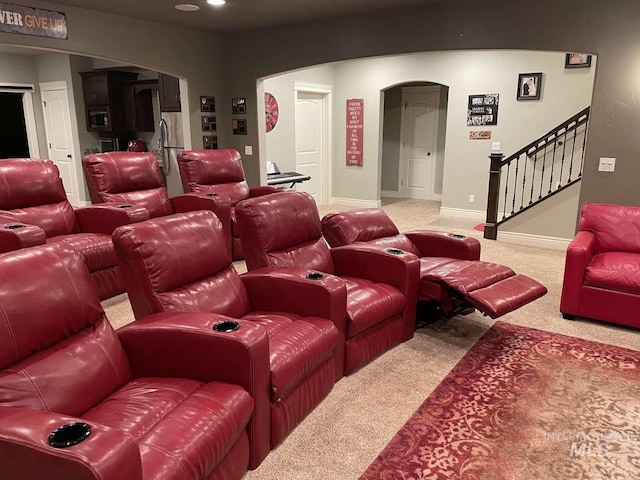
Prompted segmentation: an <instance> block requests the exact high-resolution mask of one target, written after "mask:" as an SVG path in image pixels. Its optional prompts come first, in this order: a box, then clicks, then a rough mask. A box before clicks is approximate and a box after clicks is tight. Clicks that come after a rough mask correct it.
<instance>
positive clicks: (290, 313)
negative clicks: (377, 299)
mask: <svg viewBox="0 0 640 480" xmlns="http://www.w3.org/2000/svg"><path fill="white" fill-rule="evenodd" d="M131 227H134V226H133V225H131ZM221 229H222V227H221V225H220V221H219V220H218V219H217V218H216V217H215V216H214V215H213V214H212V213H211V212H206V211H199V212H190V213H183V214H178V215H171V216H167V217H160V218H156V219H151V220H148V221H146V222H141V223H139V224H137V225H136V226H135V228H127V227H123V228H119V229H117V230H116V231H115V232H114V234H113V239H114V244H115V246H116V251H117V253H118V256H119V259H120V265H121V266H122V268H123V271H124V272H125V278H126V286H127V291H128V292H129V299H130V300H131V304H132V306H133V311H134V314H135V316H136V318H140V317H141V316H143V315H147V314H149V313H152V312H172V311H193V312H213V313H217V314H220V315H226V316H229V317H233V318H238V319H242V320H243V321H247V322H250V323H253V324H256V325H259V327H261V328H263V329H264V331H266V332H267V335H268V337H269V354H270V363H269V364H268V365H267V366H266V367H265V368H266V369H267V370H270V376H269V374H267V378H270V390H269V394H270V399H271V408H270V417H271V419H270V420H269V417H268V416H267V417H266V421H265V422H263V423H262V427H263V428H264V429H266V430H269V424H270V430H271V447H275V446H276V445H278V444H279V443H280V442H281V441H282V440H283V439H284V438H285V437H286V436H287V434H288V433H289V432H290V431H291V430H293V428H294V427H295V426H296V425H297V424H298V423H299V422H300V421H301V420H302V419H303V418H304V417H305V416H306V415H307V414H308V413H309V412H310V411H311V410H313V408H315V406H316V405H318V404H319V403H320V402H321V401H322V399H324V397H325V396H326V395H327V394H328V393H329V391H330V390H331V389H332V388H333V385H334V383H335V380H336V378H339V376H341V373H342V361H341V352H342V350H341V346H342V344H341V338H340V335H341V332H343V331H344V313H343V312H344V308H345V302H346V292H345V289H344V286H343V285H342V284H341V283H340V282H339V281H337V279H332V278H325V279H320V280H312V279H307V278H305V275H306V274H307V273H308V270H306V269H297V270H291V271H287V272H286V273H281V272H278V271H269V272H256V273H252V274H246V275H242V276H239V275H238V274H237V272H236V271H235V269H234V268H233V264H232V263H231V255H230V254H229V252H228V250H227V249H225V248H222V246H223V245H225V243H224V242H225V241H226V240H225V238H224V237H223V235H222V230H221ZM341 312H342V313H341ZM256 408H257V407H256ZM268 412H269V409H268V405H267V415H268ZM267 451H268V445H267Z"/></svg>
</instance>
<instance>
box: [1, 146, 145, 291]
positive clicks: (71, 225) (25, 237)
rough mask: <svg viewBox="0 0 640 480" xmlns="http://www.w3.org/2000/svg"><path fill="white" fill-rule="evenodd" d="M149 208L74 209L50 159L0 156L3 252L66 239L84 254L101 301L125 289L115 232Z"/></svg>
mask: <svg viewBox="0 0 640 480" xmlns="http://www.w3.org/2000/svg"><path fill="white" fill-rule="evenodd" d="M148 218H149V213H148V212H147V211H146V210H145V209H144V208H140V207H132V206H131V205H126V204H125V203H123V202H119V203H116V204H110V205H94V206H90V207H83V208H78V209H76V210H74V209H73V207H72V206H71V204H70V203H69V201H68V200H67V195H66V193H65V190H64V186H63V185H62V180H61V179H60V174H59V172H58V168H57V167H56V165H55V164H54V163H53V162H52V161H50V160H38V159H26V158H10V159H6V160H2V161H0V224H1V227H2V228H1V229H0V251H3V252H6V251H9V250H15V249H18V248H24V247H30V246H33V245H38V244H43V243H45V242H46V243H55V242H65V243H68V244H70V245H71V246H73V247H74V248H75V249H76V250H78V251H79V252H80V253H81V254H82V256H83V257H84V259H85V262H86V264H87V267H88V269H89V272H90V273H91V279H92V281H93V285H94V287H95V289H96V292H97V293H98V297H99V298H100V299H101V300H105V299H107V298H109V297H112V296H114V295H118V294H120V293H123V292H124V285H123V283H122V278H121V276H120V269H119V268H118V259H117V258H116V254H115V251H114V250H113V244H112V243H111V232H113V229H114V228H115V227H117V226H119V225H124V224H127V223H132V222H137V221H141V220H146V219H148Z"/></svg>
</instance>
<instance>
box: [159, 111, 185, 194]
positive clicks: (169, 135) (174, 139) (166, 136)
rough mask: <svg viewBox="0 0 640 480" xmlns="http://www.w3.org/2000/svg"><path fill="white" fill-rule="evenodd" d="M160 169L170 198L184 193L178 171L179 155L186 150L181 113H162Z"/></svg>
mask: <svg viewBox="0 0 640 480" xmlns="http://www.w3.org/2000/svg"><path fill="white" fill-rule="evenodd" d="M158 149H159V158H158V161H159V162H160V168H162V172H163V175H164V176H165V179H166V180H165V181H166V184H167V191H168V192H169V196H170V197H173V196H175V195H179V194H181V193H183V192H182V182H181V181H180V172H179V170H178V153H180V150H183V149H184V133H183V130H182V113H181V112H175V113H174V112H162V113H161V120H160V140H159V145H158Z"/></svg>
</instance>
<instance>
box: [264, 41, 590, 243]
mask: <svg viewBox="0 0 640 480" xmlns="http://www.w3.org/2000/svg"><path fill="white" fill-rule="evenodd" d="M564 58H565V53H564V52H536V51H516V50H500V51H497V50H496V51H460V52H425V53H417V54H408V55H398V56H391V57H378V58H370V59H361V60H351V61H346V62H340V63H335V64H331V65H328V66H324V67H315V68H309V69H305V70H300V71H296V72H292V73H288V74H285V75H281V76H277V77H273V78H269V79H267V80H265V81H264V87H265V91H270V92H271V93H273V94H274V95H276V97H277V98H278V102H279V105H280V120H279V123H278V125H277V127H276V128H275V129H274V130H273V131H272V132H270V133H269V134H267V142H266V147H267V148H266V153H267V159H269V160H275V161H277V162H278V164H279V165H280V166H281V167H283V166H284V167H285V168H287V169H289V168H293V167H295V163H294V161H295V160H294V157H295V154H294V145H293V142H294V138H295V136H294V130H293V127H294V121H293V115H294V105H293V98H294V93H293V82H294V81H308V82H314V83H333V85H334V95H333V98H334V103H333V110H334V113H333V118H334V122H333V127H334V128H333V145H334V149H333V164H332V171H333V178H332V182H333V188H332V190H333V196H334V197H336V198H347V199H354V200H356V201H364V202H368V203H370V204H372V205H373V204H375V203H376V202H378V201H379V199H380V185H381V176H382V158H383V144H382V142H381V138H382V130H381V126H382V118H383V108H384V105H383V103H382V99H383V94H382V92H383V91H384V90H386V89H389V88H391V87H394V86H396V85H400V84H405V83H410V82H435V83H439V84H442V85H445V86H447V87H448V89H449V90H448V108H447V111H446V119H445V121H446V140H445V145H444V149H443V150H439V152H438V153H439V155H440V156H442V157H444V162H443V170H444V171H443V175H442V178H443V188H442V207H443V208H445V210H447V211H456V210H460V211H469V210H472V211H475V212H477V215H478V216H479V218H483V212H484V211H485V210H486V197H487V190H488V178H489V175H488V171H489V159H488V155H489V154H490V153H491V143H492V142H494V141H499V142H501V144H502V152H503V153H505V155H509V154H510V153H512V152H514V151H516V150H518V149H519V148H521V147H523V146H524V145H526V144H527V143H529V142H531V141H533V140H535V139H536V138H537V137H539V136H541V135H543V134H544V133H546V132H547V131H549V130H550V129H551V128H553V127H555V126H556V125H558V124H559V123H561V122H563V121H564V120H566V119H567V118H569V117H571V116H572V115H574V114H576V113H577V112H579V111H580V110H582V109H583V108H584V107H586V106H588V105H589V104H590V102H591V95H592V90H593V82H594V74H595V69H596V65H595V64H596V61H595V58H593V62H592V67H591V68H588V69H565V68H564ZM535 72H542V73H543V79H542V91H541V98H540V100H538V101H531V100H529V101H517V100H516V90H517V81H518V74H519V73H535ZM484 93H498V94H500V104H499V113H498V125H496V126H483V127H467V125H466V117H467V105H468V96H469V95H471V94H484ZM349 98H363V99H364V164H363V166H362V167H353V166H351V167H347V166H346V165H345V143H346V139H345V131H346V129H345V128H344V126H345V122H346V114H345V102H346V100H347V99H349ZM443 113H444V112H443ZM441 120H442V119H441ZM441 126H442V125H441ZM440 130H442V128H440ZM474 130H490V131H491V132H492V138H491V140H469V132H470V131H474ZM386 148H387V153H385V155H388V149H389V146H388V145H387V146H386ZM439 163H440V162H439ZM390 164H391V162H389V161H388V159H385V169H386V170H388V165H390ZM396 168H397V167H396ZM385 175H392V173H390V172H388V171H385ZM396 175H397V174H396ZM439 176H440V175H438V177H439ZM388 185H389V182H385V187H386V186H388ZM439 190H440V189H439V185H436V188H435V191H436V192H438V191H439ZM574 190H575V189H574ZM469 195H474V197H475V203H474V204H470V203H469ZM568 204H569V205H571V206H572V207H571V208H574V207H573V206H574V205H575V208H577V200H576V198H572V199H571V201H569V202H568ZM571 208H569V209H567V208H564V209H563V210H562V211H563V212H564V211H567V210H571ZM571 215H574V217H575V212H573V213H569V214H568V218H571ZM543 223H544V222H543ZM569 223H571V221H569ZM566 224H567V222H566V221H564V220H563V219H561V220H559V222H558V225H566ZM514 227H515V225H514ZM518 227H523V226H522V225H519V226H518ZM518 227H516V229H517V228H518ZM536 227H540V225H536ZM564 230H567V231H569V230H568V229H566V228H565V229H563V228H562V227H559V228H557V229H555V231H554V229H553V227H551V231H547V232H545V233H544V234H545V235H551V236H554V235H555V234H557V236H562V235H564V234H565V232H564ZM554 232H555V233H554ZM558 232H560V233H558Z"/></svg>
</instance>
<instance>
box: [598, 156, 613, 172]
mask: <svg viewBox="0 0 640 480" xmlns="http://www.w3.org/2000/svg"><path fill="white" fill-rule="evenodd" d="M615 169H616V159H615V158H611V157H600V163H599V164H598V171H599V172H613V171H614V170H615Z"/></svg>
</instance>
